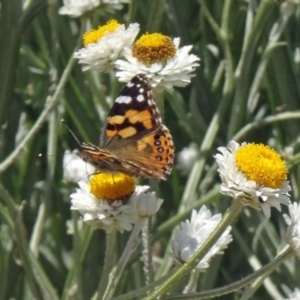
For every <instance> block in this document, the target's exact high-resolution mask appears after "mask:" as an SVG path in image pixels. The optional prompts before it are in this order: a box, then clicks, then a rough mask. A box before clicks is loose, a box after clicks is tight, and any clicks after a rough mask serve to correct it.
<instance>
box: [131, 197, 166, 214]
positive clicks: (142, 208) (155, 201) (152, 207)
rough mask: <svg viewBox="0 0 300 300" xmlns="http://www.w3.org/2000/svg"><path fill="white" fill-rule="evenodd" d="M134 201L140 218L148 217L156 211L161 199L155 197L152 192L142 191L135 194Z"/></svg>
mask: <svg viewBox="0 0 300 300" xmlns="http://www.w3.org/2000/svg"><path fill="white" fill-rule="evenodd" d="M136 203H137V213H138V215H139V216H140V217H142V218H149V217H151V216H153V215H155V214H156V213H157V211H158V210H159V208H160V206H161V205H162V203H163V200H162V199H159V198H156V196H155V193H154V192H148V193H144V192H143V193H140V194H139V195H136Z"/></svg>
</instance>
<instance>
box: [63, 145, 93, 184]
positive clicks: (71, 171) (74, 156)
mask: <svg viewBox="0 0 300 300" xmlns="http://www.w3.org/2000/svg"><path fill="white" fill-rule="evenodd" d="M78 153H79V151H78V150H74V151H73V152H71V151H69V150H66V151H65V154H64V158H63V172H64V174H63V178H64V180H66V181H69V182H74V183H77V182H78V181H88V177H89V176H90V175H92V174H94V173H95V170H96V169H95V167H93V166H92V165H91V164H89V163H87V162H85V161H83V160H82V159H81V158H80V157H79V156H78Z"/></svg>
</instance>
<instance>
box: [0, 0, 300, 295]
mask: <svg viewBox="0 0 300 300" xmlns="http://www.w3.org/2000/svg"><path fill="white" fill-rule="evenodd" d="M28 2H29V5H28V7H26V8H22V5H23V3H25V1H21V0H11V1H5V0H2V1H0V3H1V7H0V14H1V15H0V18H1V19H0V125H1V126H0V145H1V146H0V161H1V163H0V180H1V184H0V199H1V202H0V229H1V231H0V257H1V259H0V299H33V298H35V299H60V298H61V299H89V298H91V297H92V296H93V295H94V293H95V292H96V291H97V289H98V285H99V282H100V278H101V275H102V278H103V274H102V270H103V264H104V257H105V243H106V239H105V234H104V232H101V231H92V230H91V229H90V228H89V227H88V226H87V225H85V226H84V227H83V228H82V229H80V228H77V230H75V234H74V235H68V234H67V232H66V221H67V220H70V219H73V220H77V219H78V218H80V216H79V215H78V214H77V213H71V212H70V198H69V195H70V194H71V193H72V191H73V190H74V188H75V185H74V186H73V185H71V184H66V183H65V182H63V180H62V174H63V171H62V170H63V164H62V158H63V154H64V151H65V150H66V149H74V148H76V147H77V148H78V145H77V144H76V141H74V138H73V137H72V136H71V135H70V133H69V132H68V131H67V130H66V128H65V127H64V126H63V125H62V124H61V123H60V119H62V118H63V119H65V120H66V123H67V124H68V125H69V126H70V127H71V128H72V130H73V131H74V132H75V133H76V135H77V136H78V137H79V139H80V140H82V141H90V142H93V143H95V144H97V142H98V140H99V133H100V129H101V126H102V125H103V124H104V122H105V118H106V113H107V112H108V110H109V108H110V106H111V103H112V101H111V102H108V101H107V97H108V96H110V97H111V99H114V98H115V97H116V95H117V94H118V92H119V91H120V90H121V88H122V84H121V83H119V82H117V79H116V78H115V76H114V74H113V72H112V73H102V74H96V75H95V73H89V72H87V73H84V72H82V71H81V67H80V66H79V65H78V63H77V62H75V61H73V59H72V55H73V53H74V49H75V47H77V48H78V45H81V34H82V29H84V28H85V27H84V24H85V20H83V19H71V18H69V17H68V16H61V15H59V14H58V9H59V7H60V6H62V3H60V2H59V3H57V2H56V1H48V2H46V1H34V0H32V1H28ZM26 3H27V2H26ZM89 17H90V22H91V26H92V27H97V26H98V25H101V24H104V23H105V22H106V21H107V20H109V19H112V18H114V19H117V20H118V21H119V22H120V23H125V24H129V23H130V22H138V23H139V24H140V27H141V30H140V34H141V33H145V32H151V33H152V32H161V33H163V34H166V35H169V36H171V37H180V38H181V45H193V50H192V53H193V54H196V55H197V56H199V57H200V58H201V61H200V63H201V66H200V67H199V68H197V70H196V76H195V77H194V78H193V80H192V83H191V84H190V85H189V86H187V87H186V88H181V89H179V88H177V89H176V90H175V92H174V93H173V94H172V95H170V94H165V109H164V120H165V121H164V123H165V124H166V125H167V126H168V128H169V129H170V131H171V133H172V135H173V139H174V143H175V147H176V154H177V153H178V152H179V151H180V150H182V149H183V148H184V147H187V146H188V145H189V144H191V143H195V144H196V145H197V146H198V148H199V150H200V155H199V158H198V160H197V162H196V163H195V164H194V166H193V168H192V170H191V171H190V173H189V175H188V176H186V175H183V174H181V172H180V171H179V170H178V169H177V168H176V167H174V169H173V171H172V174H171V176H170V177H169V178H168V180H167V182H161V183H160V184H159V195H160V197H161V198H163V199H164V203H163V205H162V207H161V209H160V211H159V213H158V214H157V216H156V217H155V219H154V220H153V231H152V233H151V234H152V237H153V239H152V241H153V249H154V250H153V251H154V253H155V255H157V257H159V258H160V259H161V261H160V264H159V266H158V269H157V271H156V274H155V279H157V280H158V279H159V278H161V277H162V276H164V275H166V274H168V272H169V271H170V270H171V267H172V261H171V259H170V254H169V252H168V251H169V249H168V244H169V239H170V235H171V233H172V231H173V229H174V228H175V226H176V225H178V224H179V223H180V222H181V221H183V220H185V219H186V218H189V216H190V213H191V210H192V209H193V208H194V209H199V208H200V207H201V206H202V205H204V204H205V205H207V206H209V207H210V208H212V209H213V210H214V211H218V212H222V213H223V212H224V211H225V210H226V209H227V208H228V207H229V206H230V201H229V200H228V198H226V197H224V196H222V195H220V193H219V185H220V180H219V177H218V175H217V171H216V169H217V168H216V165H215V162H214V158H213V155H214V154H216V153H217V147H219V146H225V145H226V144H227V143H228V141H230V140H232V139H235V140H236V141H238V142H243V141H246V142H258V143H264V144H269V145H271V146H272V147H273V148H275V149H276V150H277V151H278V152H281V153H282V154H283V156H284V157H285V158H286V160H287V162H288V165H289V167H290V173H289V180H290V181H291V186H292V190H293V191H292V201H298V198H299V195H298V194H299V188H300V186H299V183H298V163H299V154H298V155H297V153H298V152H299V149H300V144H299V141H300V139H299V131H298V130H299V129H298V128H299V126H300V120H299V118H300V56H299V55H300V50H299V49H300V48H299V44H300V6H299V5H298V4H296V1H295V3H294V2H293V1H292V0H287V1H273V0H260V1H253V0H250V1H247V2H246V1H238V0H224V1H217V0H213V1H208V0H198V1H195V0H190V1H176V0H165V1H159V0H156V1H150V0H147V1H137V0H132V1H131V3H130V4H129V5H124V7H123V9H122V10H120V11H115V13H114V14H105V15H103V14H91V15H90V16H89ZM99 111H101V114H99ZM290 149H292V150H293V151H292V153H290V152H289V150H290ZM39 153H42V157H39V156H38V155H39ZM286 211H287V210H286V208H285V207H283V212H286ZM246 212H247V214H245V213H243V215H242V216H243V217H240V218H239V219H238V220H237V221H236V223H235V224H234V231H233V242H232V243H231V244H230V245H229V248H228V249H227V250H226V252H225V254H224V256H223V257H222V258H217V259H215V260H214V261H213V262H212V264H211V267H210V268H209V270H208V271H207V272H205V273H203V274H201V276H200V280H199V282H198V290H199V291H201V290H206V289H210V288H216V287H221V286H224V285H227V284H229V283H232V282H234V281H236V280H239V279H241V278H242V277H245V276H247V275H248V274H250V273H252V272H253V271H254V270H255V269H257V268H258V267H259V266H261V265H264V264H266V263H268V262H269V261H270V260H271V259H272V258H273V257H275V256H276V254H277V251H278V250H279V249H281V248H282V247H283V246H284V245H285V243H284V241H283V235H284V232H285V228H286V225H285V223H284V220H283V216H282V212H281V213H279V212H277V211H275V210H274V209H272V217H271V219H270V220H265V218H264V217H263V216H262V213H261V212H257V211H254V210H251V209H247V210H246ZM74 224H77V223H76V222H75V221H74ZM128 236H129V235H128V234H123V235H121V234H118V235H117V242H116V245H115V248H114V257H113V258H112V259H113V261H114V262H117V261H118V259H119V257H120V255H121V254H122V250H123V249H124V247H125V245H126V242H127V239H128ZM140 251H141V249H140V248H138V249H137V251H136V252H135V253H134V254H133V255H132V257H131V260H130V261H129V264H128V266H127V268H126V269H125V271H124V274H123V277H122V279H121V281H120V283H119V285H118V287H117V290H116V295H123V294H125V293H129V292H131V291H133V290H136V289H139V288H142V287H144V286H145V283H144V279H142V278H143V263H142V262H141V261H140V259H139V258H140ZM299 266H300V265H299V261H298V260H297V259H295V258H291V259H289V260H287V261H286V262H285V263H284V264H282V265H281V266H280V267H279V268H278V269H277V270H276V272H273V273H272V274H271V275H270V276H269V278H268V280H269V281H268V282H261V283H260V284H259V285H258V286H257V290H256V291H255V294H254V295H253V296H252V298H251V299H258V300H259V299H271V297H273V299H280V297H283V298H284V297H286V293H287V291H289V289H294V287H295V286H297V285H298V287H299V276H300V273H299V270H300V268H299ZM186 283H187V278H185V279H183V280H182V281H181V282H180V283H179V285H177V286H176V287H175V288H174V289H173V290H172V291H169V292H178V293H179V292H181V291H182V287H183V286H185V284H186ZM242 294H243V291H242V290H239V291H237V292H235V294H234V295H233V294H229V295H226V296H223V298H222V299H238V298H240V297H241V295H242ZM133 298H134V297H133V296H132V298H130V297H129V299H133ZM120 299H121V298H120ZM136 299H140V296H139V297H137V298H136ZM245 299H246V298H245Z"/></svg>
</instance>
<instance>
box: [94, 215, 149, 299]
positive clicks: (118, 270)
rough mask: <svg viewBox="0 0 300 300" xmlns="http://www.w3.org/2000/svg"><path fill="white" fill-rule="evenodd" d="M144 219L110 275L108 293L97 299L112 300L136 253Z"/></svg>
mask: <svg viewBox="0 0 300 300" xmlns="http://www.w3.org/2000/svg"><path fill="white" fill-rule="evenodd" d="M144 221H145V219H144V218H139V220H138V221H137V222H136V224H135V225H134V228H133V230H132V232H131V235H130V237H129V240H128V242H127V244H126V247H125V249H124V251H123V253H122V256H121V258H120V260H119V262H118V263H117V265H116V266H115V267H114V269H113V270H112V271H111V273H110V274H109V282H108V285H107V288H106V291H105V293H104V295H103V297H102V298H100V295H97V298H96V299H99V300H100V299H103V300H110V299H112V297H113V295H114V292H115V290H116V288H117V285H118V283H119V281H120V279H121V276H122V274H123V271H124V268H125V266H126V264H127V262H128V259H129V257H130V256H131V254H132V253H133V252H134V250H135V249H136V247H137V245H138V235H139V233H140V231H141V229H142V227H143V226H144Z"/></svg>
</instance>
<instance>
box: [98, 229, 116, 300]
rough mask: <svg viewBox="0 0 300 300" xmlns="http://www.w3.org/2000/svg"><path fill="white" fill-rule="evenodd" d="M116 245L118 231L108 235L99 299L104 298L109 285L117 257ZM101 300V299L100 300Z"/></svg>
mask: <svg viewBox="0 0 300 300" xmlns="http://www.w3.org/2000/svg"><path fill="white" fill-rule="evenodd" d="M115 245H116V230H113V231H112V232H110V233H106V251H105V259H104V266H103V270H102V274H101V279H100V283H99V286H98V297H102V295H103V294H104V291H105V289H106V286H107V283H108V275H109V273H110V272H111V270H112V267H113V265H114V256H115V251H114V250H115ZM100 299H101V298H100Z"/></svg>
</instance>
